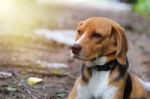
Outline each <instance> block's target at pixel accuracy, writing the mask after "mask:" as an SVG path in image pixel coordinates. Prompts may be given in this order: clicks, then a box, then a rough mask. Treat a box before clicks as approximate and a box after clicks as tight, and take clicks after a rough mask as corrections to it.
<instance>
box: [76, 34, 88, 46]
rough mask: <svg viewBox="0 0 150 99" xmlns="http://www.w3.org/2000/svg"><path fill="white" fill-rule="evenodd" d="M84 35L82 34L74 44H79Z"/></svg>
mask: <svg viewBox="0 0 150 99" xmlns="http://www.w3.org/2000/svg"><path fill="white" fill-rule="evenodd" d="M85 36H86V33H84V34H83V35H82V36H81V37H80V38H79V39H78V40H77V41H76V42H75V44H81V42H82V40H83V39H84V38H85Z"/></svg>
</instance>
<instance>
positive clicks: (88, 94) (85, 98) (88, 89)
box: [76, 71, 117, 99]
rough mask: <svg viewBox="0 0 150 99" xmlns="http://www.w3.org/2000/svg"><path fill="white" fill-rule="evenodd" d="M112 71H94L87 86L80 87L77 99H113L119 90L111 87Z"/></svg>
mask: <svg viewBox="0 0 150 99" xmlns="http://www.w3.org/2000/svg"><path fill="white" fill-rule="evenodd" d="M109 74H110V71H93V72H92V77H91V78H90V80H89V82H88V84H87V85H82V86H81V85H78V88H77V97H76V99H92V98H93V97H94V98H96V99H112V98H113V97H114V94H115V93H116V91H117V88H115V87H112V86H109V85H108V83H109V79H108V78H109Z"/></svg>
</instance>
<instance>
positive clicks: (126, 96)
mask: <svg viewBox="0 0 150 99" xmlns="http://www.w3.org/2000/svg"><path fill="white" fill-rule="evenodd" d="M131 92H132V81H131V77H130V75H129V74H128V76H127V80H126V84H125V89H124V96H123V99H129V97H130V94H131Z"/></svg>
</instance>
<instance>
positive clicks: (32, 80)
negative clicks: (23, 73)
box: [27, 77, 43, 86]
mask: <svg viewBox="0 0 150 99" xmlns="http://www.w3.org/2000/svg"><path fill="white" fill-rule="evenodd" d="M42 81H43V79H42V78H38V77H29V78H28V80H27V83H28V85H30V86H33V85H35V84H38V83H40V82H42Z"/></svg>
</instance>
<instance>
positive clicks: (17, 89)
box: [0, 6, 150, 99]
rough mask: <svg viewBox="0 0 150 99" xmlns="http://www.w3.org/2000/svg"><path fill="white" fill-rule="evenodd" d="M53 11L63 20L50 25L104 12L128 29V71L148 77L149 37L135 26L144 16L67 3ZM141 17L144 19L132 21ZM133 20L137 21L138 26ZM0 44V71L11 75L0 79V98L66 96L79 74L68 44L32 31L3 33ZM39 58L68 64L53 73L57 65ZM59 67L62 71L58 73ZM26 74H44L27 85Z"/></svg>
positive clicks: (63, 24)
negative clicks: (21, 34)
mask: <svg viewBox="0 0 150 99" xmlns="http://www.w3.org/2000/svg"><path fill="white" fill-rule="evenodd" d="M81 12H82V13H81ZM56 14H57V15H58V19H59V20H62V21H61V22H60V23H58V25H56V27H55V28H53V29H75V27H76V25H77V23H78V22H79V21H80V20H82V19H85V18H88V17H90V16H105V17H109V18H112V19H114V20H116V21H117V22H119V23H120V24H121V25H123V26H124V27H125V28H126V29H127V36H128V40H129V42H130V47H129V48H131V50H130V51H129V53H128V56H129V60H130V62H131V64H130V71H131V72H135V73H136V74H137V75H139V76H140V77H141V78H143V79H144V80H146V81H150V77H149V75H150V73H149V71H150V68H149V65H150V46H149V45H148V43H149V42H150V37H149V35H148V33H144V32H143V33H140V31H143V30H137V28H138V27H140V26H142V25H141V24H146V23H145V22H147V21H146V20H147V18H146V17H144V16H139V15H136V14H134V13H128V15H129V16H127V14H126V13H123V12H113V11H103V10H101V9H98V8H93V7H88V6H84V7H81V6H80V7H78V6H67V7H66V8H65V9H64V10H62V11H59V12H58V13H56ZM140 18H142V22H143V23H141V22H139V21H138V22H137V21H136V22H134V21H135V20H139V19H140ZM132 19H134V20H132ZM129 20H130V21H132V22H133V23H132V22H130V21H129ZM134 23H136V24H138V25H137V27H136V26H134ZM139 25H140V26H139ZM50 28H51V27H50ZM144 28H145V27H144ZM147 28H148V27H147ZM147 28H146V30H147V31H148V29H147ZM145 32H146V31H145ZM0 45H1V46H0V71H6V72H10V73H12V74H13V76H12V77H10V78H3V79H0V99H66V97H67V95H68V93H69V91H70V89H71V88H72V85H73V82H74V80H75V79H76V77H77V76H78V75H79V74H80V62H78V61H76V60H74V59H72V58H71V57H70V49H69V46H66V45H63V44H58V43H56V42H54V41H50V40H46V39H44V38H41V37H38V36H36V35H34V34H33V35H27V36H24V37H22V36H10V37H9V36H5V35H2V36H0ZM39 60H40V61H44V62H48V63H53V62H55V63H65V64H67V65H68V66H69V67H68V68H63V69H60V70H59V69H57V73H56V72H54V71H56V69H52V68H43V67H41V64H38V61H39ZM61 70H64V71H65V73H64V72H63V73H60V71H61ZM66 72H67V73H66ZM29 77H40V78H43V82H42V83H39V84H37V85H34V86H30V85H28V84H27V79H28V78H29Z"/></svg>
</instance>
